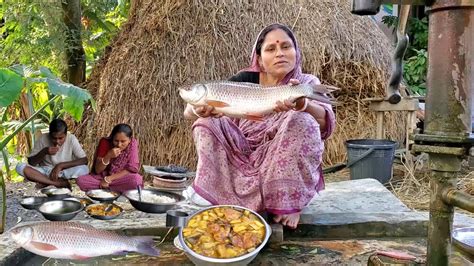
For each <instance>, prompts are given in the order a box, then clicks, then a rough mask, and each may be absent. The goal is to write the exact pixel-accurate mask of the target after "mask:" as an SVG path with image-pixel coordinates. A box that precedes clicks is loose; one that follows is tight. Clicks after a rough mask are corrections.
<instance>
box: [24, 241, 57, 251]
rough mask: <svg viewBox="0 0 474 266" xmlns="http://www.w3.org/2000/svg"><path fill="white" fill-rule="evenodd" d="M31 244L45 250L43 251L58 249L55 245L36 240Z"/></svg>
mask: <svg viewBox="0 0 474 266" xmlns="http://www.w3.org/2000/svg"><path fill="white" fill-rule="evenodd" d="M31 245H33V247H35V248H37V249H39V250H43V251H51V250H56V249H58V248H57V247H56V246H55V245H51V244H46V243H41V242H36V241H31Z"/></svg>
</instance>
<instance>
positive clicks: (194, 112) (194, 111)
mask: <svg viewBox="0 0 474 266" xmlns="http://www.w3.org/2000/svg"><path fill="white" fill-rule="evenodd" d="M191 111H193V114H194V115H195V116H197V117H200V118H202V116H200V115H199V114H198V113H197V112H196V110H194V106H191Z"/></svg>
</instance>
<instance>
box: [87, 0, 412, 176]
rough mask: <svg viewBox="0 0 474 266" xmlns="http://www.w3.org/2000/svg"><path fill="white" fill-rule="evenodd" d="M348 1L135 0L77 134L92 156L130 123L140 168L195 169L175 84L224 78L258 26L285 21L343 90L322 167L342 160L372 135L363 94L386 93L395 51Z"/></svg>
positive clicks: (318, 71)
mask: <svg viewBox="0 0 474 266" xmlns="http://www.w3.org/2000/svg"><path fill="white" fill-rule="evenodd" d="M349 2H350V1H346V0H338V1H334V0H325V1H310V0H306V1H261V2H260V1H259V2H258V3H257V1H251V0H247V1H242V0H236V1H230V0H229V1H192V0H189V1H175V0H173V1H155V0H142V1H132V7H131V11H130V16H129V21H128V22H127V23H126V24H125V25H124V26H123V28H122V31H121V32H120V34H119V35H118V36H117V38H116V39H115V41H114V42H113V43H112V48H111V50H110V51H109V52H108V53H107V58H106V60H102V62H101V64H100V65H99V66H98V67H96V68H95V70H94V74H93V75H92V78H91V80H90V81H89V85H88V89H89V90H91V91H92V93H93V94H94V95H96V100H97V106H98V110H97V112H96V113H95V114H93V115H92V116H88V118H87V120H86V121H85V122H84V123H83V125H82V129H81V130H79V131H80V132H79V135H80V137H81V138H82V141H83V142H84V143H85V148H86V149H87V151H88V152H89V154H92V152H93V150H94V147H95V145H96V141H97V139H98V137H100V136H103V135H108V134H109V132H110V130H111V128H112V127H113V125H114V124H116V123H119V122H125V123H130V124H131V125H132V126H133V128H134V130H135V132H136V136H137V138H138V139H139V141H140V146H141V151H140V153H141V154H140V155H141V160H142V161H141V162H142V163H143V164H154V165H158V164H168V163H174V164H183V165H186V166H189V167H194V166H195V164H196V156H195V149H194V144H193V141H192V137H191V131H190V126H191V125H190V123H188V122H186V121H185V120H184V119H183V115H182V112H183V109H184V103H183V101H182V100H181V99H180V98H179V96H178V94H177V90H176V89H177V87H178V86H179V85H182V84H183V83H191V82H196V81H202V80H217V79H227V78H228V77H230V76H231V75H232V74H234V73H236V72H237V71H238V70H239V69H241V68H244V67H246V66H247V65H248V63H249V60H250V58H249V56H250V52H251V49H252V45H253V42H254V39H255V38H256V35H257V33H258V32H259V31H260V29H261V28H262V27H264V26H265V25H267V24H269V23H272V22H280V23H285V24H287V25H290V26H291V27H293V28H294V30H295V33H296V35H297V38H298V40H299V43H300V46H301V48H302V50H303V53H304V54H303V56H304V62H305V63H304V71H305V72H308V73H313V74H315V75H317V76H319V77H320V79H321V80H322V82H323V83H326V84H332V85H335V86H338V87H340V88H342V90H341V91H340V92H339V93H338V95H336V96H337V97H338V101H339V102H340V103H342V105H341V106H339V107H337V110H336V111H337V126H338V127H337V130H336V132H335V134H334V135H333V136H332V138H331V139H330V140H329V141H328V142H327V144H326V145H327V146H326V147H327V148H326V156H325V163H326V164H332V163H336V162H341V161H343V160H345V147H344V141H345V140H347V139H351V138H365V137H369V136H373V135H374V132H375V115H374V114H372V113H370V112H369V111H368V110H367V104H366V103H363V102H362V101H361V100H362V99H364V98H367V97H376V96H381V95H383V93H384V87H385V84H386V80H387V78H388V76H389V69H390V54H391V51H392V50H391V48H389V47H391V44H390V43H389V42H388V40H387V39H386V38H385V36H384V35H383V33H382V32H381V31H380V30H379V29H378V28H377V26H376V25H375V23H374V22H373V21H372V20H371V19H370V18H367V17H358V16H354V15H352V14H350V11H349V10H350V3H349ZM400 121H402V119H401V114H390V115H388V116H387V117H386V131H387V136H388V137H389V138H392V139H396V140H400V139H402V138H403V135H404V132H403V128H404V125H403V123H400Z"/></svg>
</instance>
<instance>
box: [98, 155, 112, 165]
mask: <svg viewBox="0 0 474 266" xmlns="http://www.w3.org/2000/svg"><path fill="white" fill-rule="evenodd" d="M100 161H101V162H102V164H103V165H109V163H110V161H108V162H107V163H105V162H104V157H102V158H100Z"/></svg>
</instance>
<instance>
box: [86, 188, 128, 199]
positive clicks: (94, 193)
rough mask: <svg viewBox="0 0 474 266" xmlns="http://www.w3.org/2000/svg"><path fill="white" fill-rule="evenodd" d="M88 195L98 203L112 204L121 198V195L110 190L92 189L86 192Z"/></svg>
mask: <svg viewBox="0 0 474 266" xmlns="http://www.w3.org/2000/svg"><path fill="white" fill-rule="evenodd" d="M86 195H87V196H88V197H89V198H91V199H93V200H96V201H100V202H112V201H114V200H116V199H117V198H118V197H120V193H119V192H116V191H111V190H108V189H92V190H89V191H87V192H86Z"/></svg>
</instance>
